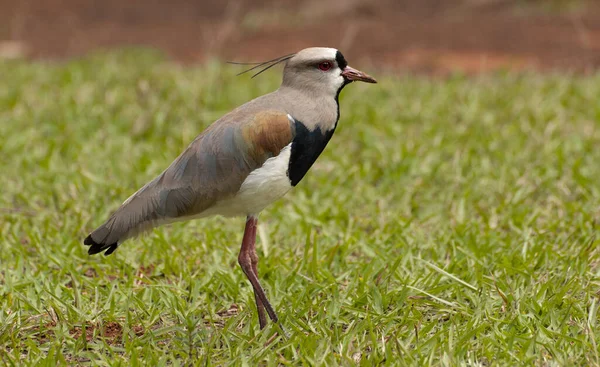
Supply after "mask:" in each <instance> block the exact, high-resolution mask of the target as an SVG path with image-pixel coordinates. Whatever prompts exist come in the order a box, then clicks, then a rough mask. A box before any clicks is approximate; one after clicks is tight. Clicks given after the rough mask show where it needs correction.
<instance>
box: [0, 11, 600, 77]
mask: <svg viewBox="0 0 600 367" xmlns="http://www.w3.org/2000/svg"><path fill="white" fill-rule="evenodd" d="M126 45H145V46H150V47H156V48H159V49H161V50H164V51H165V52H166V53H167V54H168V55H170V56H171V57H173V58H174V59H176V60H179V61H182V62H200V61H202V60H205V59H206V58H207V57H209V56H220V57H224V58H228V59H235V60H262V59H265V58H270V57H275V56H278V55H282V54H286V53H289V52H294V51H296V50H298V49H300V48H303V47H307V46H314V45H329V46H333V47H337V48H339V49H341V50H342V51H343V52H344V53H345V54H346V56H347V58H348V59H350V60H352V61H353V62H354V63H363V64H364V63H370V64H374V65H378V66H381V67H386V68H393V69H396V70H398V69H399V70H410V71H417V72H426V73H431V72H434V73H438V72H442V73H444V72H447V71H454V70H462V71H466V72H480V71H487V70H494V69H499V68H500V69H515V70H522V69H529V68H531V69H542V70H549V69H568V70H579V71H586V70H594V69H596V68H598V67H599V66H600V2H598V1H593V0H587V1H586V0H543V1H541V0H538V1H535V0H528V1H525V0H329V1H317V0H302V1H292V0H279V1H275V0H236V1H233V0H230V1H222V2H214V1H212V2H204V1H196V0H173V1H160V0H129V1H121V0H104V1H92V0H0V57H1V56H4V57H15V56H28V57H31V58H66V57H73V56H79V55H82V54H85V53H87V52H90V51H93V50H97V49H99V48H101V49H102V48H112V47H121V46H126Z"/></svg>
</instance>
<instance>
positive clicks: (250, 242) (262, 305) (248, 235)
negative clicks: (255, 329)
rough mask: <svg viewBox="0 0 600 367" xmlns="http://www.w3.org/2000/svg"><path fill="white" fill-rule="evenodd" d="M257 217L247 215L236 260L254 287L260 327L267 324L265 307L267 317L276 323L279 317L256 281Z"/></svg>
mask: <svg viewBox="0 0 600 367" xmlns="http://www.w3.org/2000/svg"><path fill="white" fill-rule="evenodd" d="M257 223H258V219H257V218H256V217H254V216H248V218H247V219H246V228H245V229H244V239H243V240H242V248H241V250H240V254H239V256H238V262H239V263H240V266H241V267H242V270H243V271H244V274H246V277H247V278H248V280H249V281H250V284H252V288H253V289H254V298H255V300H256V309H257V311H258V321H259V323H260V328H261V329H262V328H264V327H265V326H266V324H267V318H266V317H265V309H266V311H267V314H268V315H269V318H270V319H271V320H273V322H275V323H277V322H278V321H279V319H278V318H277V314H276V313H275V310H274V309H273V307H272V306H271V304H270V303H269V300H268V299H267V295H266V294H265V291H264V290H263V288H262V286H261V285H260V282H259V281H258V269H257V265H258V255H256V225H257Z"/></svg>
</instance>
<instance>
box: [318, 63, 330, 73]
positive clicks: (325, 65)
mask: <svg viewBox="0 0 600 367" xmlns="http://www.w3.org/2000/svg"><path fill="white" fill-rule="evenodd" d="M331 66H332V64H331V62H329V61H323V62H322V63H320V64H319V69H321V70H323V71H327V70H329V69H331Z"/></svg>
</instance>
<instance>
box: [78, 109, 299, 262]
mask: <svg viewBox="0 0 600 367" xmlns="http://www.w3.org/2000/svg"><path fill="white" fill-rule="evenodd" d="M293 135H294V126H293V125H292V124H291V122H290V121H289V119H288V117H287V115H286V114H284V113H281V112H275V111H265V112H261V113H259V114H254V115H252V116H251V118H250V119H248V120H247V121H245V122H243V123H238V124H234V123H222V124H218V125H217V124H215V125H213V126H211V127H210V128H208V129H207V130H205V131H204V132H203V133H202V134H201V135H200V136H198V137H197V138H196V139H195V140H194V142H192V144H190V146H189V147H188V148H187V149H186V150H185V151H184V152H183V153H182V154H181V155H180V156H179V157H178V158H177V159H176V160H175V161H174V162H173V163H172V164H171V165H170V166H169V167H168V168H167V169H166V170H165V171H164V172H163V173H162V174H160V175H159V176H158V177H156V178H155V179H154V180H152V181H150V182H149V183H148V184H146V185H145V186H144V187H142V188H141V189H140V190H138V191H137V192H136V193H135V194H133V195H132V196H131V197H130V198H129V199H127V200H126V201H125V202H124V203H123V205H121V207H120V208H119V209H118V210H117V211H116V212H115V213H114V214H113V215H112V216H111V217H110V218H109V219H108V220H107V221H106V223H104V224H103V225H102V226H100V227H99V228H97V229H96V230H95V231H94V232H92V233H91V234H90V236H88V238H86V240H85V241H84V243H85V244H86V245H90V246H92V247H90V249H89V251H88V252H89V253H97V252H100V251H103V250H104V249H108V251H107V254H109V253H111V252H112V251H114V249H116V247H117V245H118V243H121V242H123V241H124V240H125V239H127V238H130V237H133V236H135V235H137V234H139V233H141V232H144V231H146V230H148V229H150V228H152V227H155V226H157V225H160V224H162V223H166V222H173V221H177V220H180V219H184V218H187V217H193V216H196V215H199V214H201V213H202V212H203V211H205V210H207V209H209V208H210V207H212V206H213V205H214V204H215V203H216V202H218V201H219V200H223V199H225V198H228V197H231V196H234V195H235V194H236V193H237V192H238V191H239V188H240V186H241V185H242V183H243V182H244V180H245V179H246V177H247V176H248V175H249V174H250V172H252V171H253V170H255V169H257V168H259V167H260V166H261V165H262V164H263V163H264V162H265V161H266V160H267V159H268V158H270V157H272V156H274V155H277V154H279V152H280V151H281V149H283V147H285V146H286V145H287V144H289V142H291V141H292V139H293Z"/></svg>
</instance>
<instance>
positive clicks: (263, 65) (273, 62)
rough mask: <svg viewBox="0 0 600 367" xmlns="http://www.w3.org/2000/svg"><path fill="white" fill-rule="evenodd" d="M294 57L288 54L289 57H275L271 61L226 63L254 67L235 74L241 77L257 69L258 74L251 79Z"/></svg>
mask: <svg viewBox="0 0 600 367" xmlns="http://www.w3.org/2000/svg"><path fill="white" fill-rule="evenodd" d="M295 55H296V54H289V55H285V56H280V57H277V58H275V59H273V60H269V61H263V62H234V61H227V63H228V64H233V65H254V66H253V67H251V68H250V69H248V70H244V71H242V72H241V73H238V74H236V75H242V74H246V73H248V72H250V71H252V70H256V69H259V70H258V72H256V73H255V74H254V75H252V78H254V77H255V76H257V75H260V74H262V73H263V72H265V71H267V70H269V69H270V68H272V67H273V66H275V65H277V64H280V63H282V62H284V61H287V60H289V59H291V58H292V57H294V56H295ZM261 68H262V69H261Z"/></svg>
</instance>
